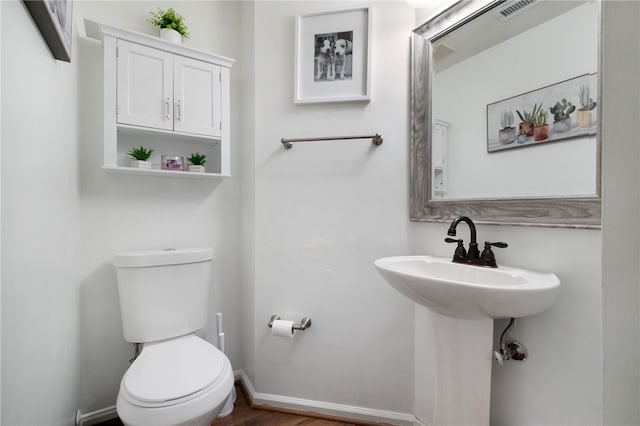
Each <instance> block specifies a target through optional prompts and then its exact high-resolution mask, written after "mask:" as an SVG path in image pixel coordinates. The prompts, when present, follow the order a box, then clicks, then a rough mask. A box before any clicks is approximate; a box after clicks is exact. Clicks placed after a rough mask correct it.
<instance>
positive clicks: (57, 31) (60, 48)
mask: <svg viewBox="0 0 640 426" xmlns="http://www.w3.org/2000/svg"><path fill="white" fill-rule="evenodd" d="M24 4H25V6H26V7H27V10H29V13H30V14H31V17H32V18H33V21H34V22H35V23H36V25H37V26H38V29H39V30H40V33H42V37H44V40H45V42H46V43H47V45H48V46H49V50H51V53H52V54H53V57H54V58H56V59H59V60H61V61H65V62H71V27H72V26H71V19H72V5H73V4H72V1H71V0H24Z"/></svg>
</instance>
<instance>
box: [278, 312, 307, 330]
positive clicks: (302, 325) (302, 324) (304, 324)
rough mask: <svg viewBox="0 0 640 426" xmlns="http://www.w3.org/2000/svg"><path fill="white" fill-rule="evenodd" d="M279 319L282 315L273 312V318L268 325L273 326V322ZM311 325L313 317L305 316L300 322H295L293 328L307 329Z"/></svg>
mask: <svg viewBox="0 0 640 426" xmlns="http://www.w3.org/2000/svg"><path fill="white" fill-rule="evenodd" d="M279 319H281V318H280V315H278V314H273V315H271V320H270V321H269V323H268V324H267V326H268V327H269V328H271V327H273V322H274V321H275V320H279ZM309 327H311V318H309V317H304V318H302V319H301V320H300V322H299V323H294V324H293V329H294V330H306V329H307V328H309Z"/></svg>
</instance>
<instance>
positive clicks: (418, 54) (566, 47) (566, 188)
mask: <svg viewBox="0 0 640 426" xmlns="http://www.w3.org/2000/svg"><path fill="white" fill-rule="evenodd" d="M505 14H506V15H507V16H504V15H505ZM600 16H601V13H600V2H599V1H597V0H586V1H562V0H554V1H549V0H508V1H502V0H501V1H495V0H494V1H489V0H473V1H460V2H458V3H456V4H455V5H453V6H452V7H450V8H449V9H447V10H445V11H444V12H443V13H441V14H440V15H438V16H436V17H435V18H433V19H431V20H429V21H428V22H426V23H424V24H423V25H421V26H419V27H418V28H417V29H415V30H414V31H413V33H412V37H411V43H412V46H411V53H412V59H411V141H410V218H411V220H412V221H429V222H448V221H451V220H452V219H453V218H455V217H457V216H462V215H464V216H470V217H472V218H473V219H474V221H476V222H478V223H496V224H511V225H533V226H562V227H574V228H599V227H600V226H601V189H600V151H601V149H600V143H601V138H600V131H599V124H600V122H601V120H600V117H601V114H600V107H599V106H598V102H599V99H600V95H601V84H600V81H599V79H598V74H597V73H598V70H599V68H600V54H599V46H600V33H601V30H600ZM585 91H586V101H585V100H584V98H585ZM585 102H586V105H585ZM556 104H559V105H560V106H558V105H556ZM556 107H557V109H556ZM584 110H586V111H588V115H589V116H590V117H591V118H590V120H591V121H590V123H589V125H588V126H586V125H585V124H583V123H581V122H579V119H578V113H579V112H581V111H584ZM540 111H542V113H541V112H540ZM532 113H534V114H537V115H541V116H544V117H537V118H538V122H540V123H541V122H542V121H545V122H546V123H544V124H546V125H547V129H548V130H547V136H546V137H545V138H544V139H542V140H538V139H536V138H535V137H534V136H533V134H531V135H528V133H527V132H528V130H526V129H523V128H522V123H523V122H525V121H527V120H526V119H527V118H530V117H529V116H531V115H532ZM584 115H586V114H585V113H582V116H584ZM566 118H568V120H564V121H565V123H564V125H565V127H564V128H562V127H560V124H561V123H560V122H561V119H566ZM543 119H544V120H543ZM541 125H542V124H541ZM509 128H510V129H511V130H510V131H509V132H504V133H509V135H506V137H504V138H503V135H502V134H501V133H500V132H501V131H502V130H504V129H509ZM443 139H444V142H443Z"/></svg>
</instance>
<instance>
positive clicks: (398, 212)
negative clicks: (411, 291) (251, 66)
mask: <svg viewBox="0 0 640 426" xmlns="http://www.w3.org/2000/svg"><path fill="white" fill-rule="evenodd" d="M352 5H362V3H347V2H339V3H328V2H256V3H255V12H254V13H255V69H256V76H255V159H254V161H255V163H254V167H255V218H254V219H255V228H254V232H255V234H254V240H255V281H254V286H255V383H254V385H255V388H256V391H258V392H264V393H268V394H274V395H281V396H291V397H297V398H306V399H311V400H316V401H323V402H330V403H339V404H346V405H352V406H359V407H366V408H375V409H380V410H389V411H394V412H400V413H412V411H413V406H412V405H413V404H412V394H413V367H412V366H413V305H412V304H411V303H410V302H409V301H408V299H406V298H404V297H402V296H401V295H400V294H398V293H397V292H395V291H394V290H393V289H392V288H391V287H390V286H389V285H388V284H386V283H385V282H384V281H383V279H382V278H381V277H380V276H378V274H377V272H376V271H375V270H374V267H373V261H374V260H375V259H376V258H379V257H383V256H388V255H392V254H400V253H404V252H406V251H407V248H408V246H407V241H408V234H407V229H408V222H407V217H408V212H407V202H406V200H407V185H406V163H407V130H408V87H407V85H408V74H409V69H408V63H409V60H408V58H409V33H410V30H411V27H412V25H413V19H414V17H413V10H412V9H411V8H409V7H408V6H407V5H406V4H405V3H403V2H395V3H391V2H389V3H387V2H374V3H373V40H372V43H373V60H372V63H371V64H372V66H371V78H372V101H371V103H369V104H325V105H304V106H295V105H294V104H293V80H294V75H293V73H294V53H293V51H294V37H295V31H294V28H295V20H294V18H295V16H296V15H298V14H305V13H312V12H319V11H326V10H333V9H336V8H348V7H351V6H352ZM369 132H372V133H375V132H380V133H381V134H382V135H383V136H384V140H385V142H384V144H383V145H381V146H380V147H378V148H375V147H373V146H372V145H371V143H370V142H368V141H357V142H339V141H338V142H324V143H322V142H318V143H306V144H297V145H295V146H294V147H293V149H291V150H290V151H285V150H284V149H283V148H282V146H281V144H280V142H279V141H280V139H281V138H282V137H304V136H307V137H310V136H322V135H352V134H362V133H369ZM275 312H277V313H279V314H280V315H281V316H282V317H283V318H286V319H293V320H299V319H300V318H301V317H303V316H304V315H309V316H310V317H311V318H312V319H313V325H312V327H311V328H310V329H309V330H307V331H304V332H301V333H299V334H298V335H297V336H296V338H295V339H294V340H286V339H282V338H275V337H272V336H270V333H269V329H268V328H267V326H266V324H267V321H268V320H269V317H270V316H271V314H272V313H275Z"/></svg>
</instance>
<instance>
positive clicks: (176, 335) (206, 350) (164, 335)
mask: <svg viewBox="0 0 640 426" xmlns="http://www.w3.org/2000/svg"><path fill="white" fill-rule="evenodd" d="M212 259H213V249H211V248H195V249H178V250H176V249H165V250H150V251H140V252H127V253H117V254H116V255H115V258H114V266H115V268H116V277H117V281H118V293H119V296H120V310H121V314H122V329H123V332H124V339H125V340H126V341H128V342H132V343H141V344H142V345H141V346H142V350H141V351H140V353H139V355H138V356H137V357H136V358H135V360H134V361H133V362H132V363H131V365H130V366H129V369H128V370H127V371H126V372H125V374H124V376H123V377H122V380H121V382H120V390H119V392H118V398H117V402H116V409H117V411H118V416H119V417H120V420H121V421H122V423H124V424H125V425H126V426H149V425H154V426H187V425H188V426H201V425H202V426H204V425H208V424H210V423H211V422H212V421H213V419H214V418H216V416H217V415H218V414H219V413H220V411H221V410H222V408H223V406H225V402H226V401H227V399H228V398H230V396H231V395H232V390H233V371H232V368H231V363H230V362H229V359H228V358H227V357H226V355H225V354H223V353H222V352H221V351H220V350H218V348H216V347H215V346H213V345H212V344H210V343H209V342H207V341H205V340H204V339H202V338H200V337H198V336H196V335H195V334H194V333H195V332H196V331H197V330H199V329H201V328H202V327H204V325H205V323H206V321H207V310H208V295H209V278H210V271H211V260H212Z"/></svg>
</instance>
